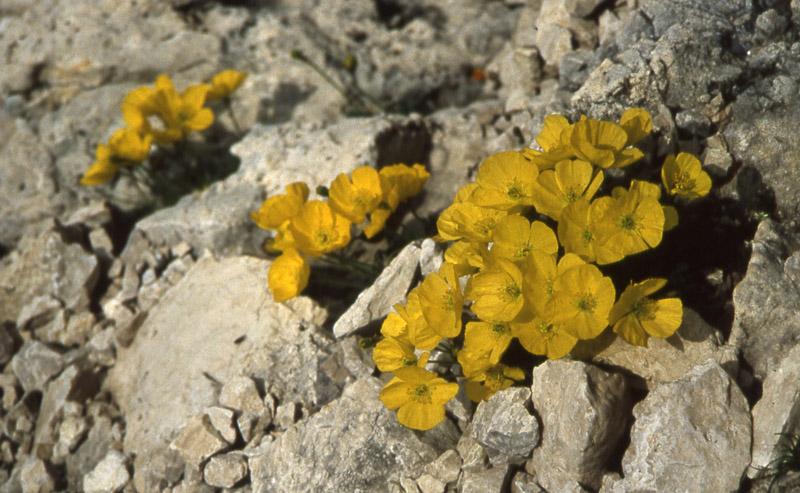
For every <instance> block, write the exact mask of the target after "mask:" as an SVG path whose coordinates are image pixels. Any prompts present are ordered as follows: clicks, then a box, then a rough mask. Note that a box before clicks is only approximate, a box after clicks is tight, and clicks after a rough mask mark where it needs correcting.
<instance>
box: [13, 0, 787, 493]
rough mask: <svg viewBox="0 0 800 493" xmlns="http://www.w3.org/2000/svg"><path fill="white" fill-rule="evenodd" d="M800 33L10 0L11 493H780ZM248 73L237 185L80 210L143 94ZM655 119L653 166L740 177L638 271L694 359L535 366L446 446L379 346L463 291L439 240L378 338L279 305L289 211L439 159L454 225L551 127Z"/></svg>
mask: <svg viewBox="0 0 800 493" xmlns="http://www.w3.org/2000/svg"><path fill="white" fill-rule="evenodd" d="M798 19H800V2H798V1H797V0H792V1H791V2H790V1H789V0H762V1H755V0H617V1H600V0H563V1H562V0H527V1H525V0H504V1H499V0H498V1H490V0H448V1H434V0H407V1H399V0H332V1H324V0H284V1H281V0H250V1H248V0H226V1H222V0H219V1H211V0H207V1H201V0H170V1H159V0H107V1H101V2H97V1H89V0H40V1H37V2H28V1H25V0H22V1H20V0H0V57H2V61H0V66H2V67H3V68H2V70H0V102H2V112H0V210H2V214H0V324H1V325H0V365H2V368H3V371H2V374H0V396H2V398H0V417H1V419H2V435H1V436H0V483H2V486H0V491H2V492H16V491H23V492H47V491H97V492H101V491H102V492H108V491H114V492H116V491H126V492H128V491H141V492H144V491H173V492H189V491H193V492H194V491H214V490H219V489H224V490H226V491H241V492H247V491H258V492H261V491H370V492H371V491H393V492H403V491H406V492H424V493H432V492H444V491H453V490H457V491H465V492H466V491H474V492H492V491H497V492H500V491H513V492H534V491H545V490H546V491H551V492H555V491H598V490H599V491H605V492H612V491H613V492H623V491H634V490H635V491H766V489H767V487H768V483H769V481H768V480H767V481H765V480H759V479H758V478H757V476H758V474H759V471H760V470H761V469H762V468H764V467H765V466H767V465H769V464H770V463H773V461H774V460H775V459H776V458H777V457H779V456H780V455H781V450H782V449H783V447H784V446H785V444H786V437H785V436H783V435H780V434H781V433H784V434H792V433H799V432H800V430H798V426H800V344H798V341H800V330H798V327H800V242H798V237H797V235H796V233H797V232H798V230H800V224H798V217H800V216H799V215H798V214H800V173H798V172H797V168H798V157H797V156H798V155H800V133H798V132H797V128H800V97H798V95H799V94H798V93H799V92H800V89H799V88H800V86H799V85H798V84H799V82H798V76H800V36H798V34H799V33H800V31H799V29H800V28H799V27H798V26H800V21H798ZM295 49H299V50H302V51H303V52H304V53H305V54H306V55H307V56H308V57H309V58H310V59H312V60H314V61H315V62H316V63H318V64H319V65H321V66H323V67H324V68H325V70H326V71H328V72H329V73H331V74H333V75H334V76H335V77H339V78H340V79H341V80H345V78H344V76H345V75H346V73H345V72H344V71H343V70H342V69H341V60H343V59H344V57H345V56H346V55H348V54H351V53H352V54H355V55H356V57H357V60H358V62H359V63H358V66H357V68H356V70H355V73H354V76H355V78H356V80H357V82H358V84H359V86H361V87H362V88H363V89H364V90H365V91H366V92H368V93H370V94H372V95H373V96H374V97H375V98H376V99H377V100H378V101H380V102H382V103H383V104H384V106H386V107H387V108H388V111H387V113H384V114H377V115H371V116H370V115H364V114H361V115H358V114H354V113H356V112H354V111H353V108H352V107H350V106H349V105H348V103H347V101H346V100H345V99H344V98H343V97H342V96H341V95H340V94H339V93H337V92H336V91H335V90H334V89H333V88H332V87H331V86H330V85H328V84H326V83H325V82H324V81H323V80H322V78H321V77H320V76H319V75H318V74H316V73H314V72H313V71H312V70H310V69H309V67H308V66H307V65H304V64H302V63H300V62H299V61H297V60H294V59H292V58H291V57H290V52H291V50H295ZM228 68H234V69H237V70H240V71H246V72H248V73H249V74H250V75H249V77H248V79H247V81H246V82H245V84H244V85H243V86H242V88H240V89H239V90H238V92H237V93H236V95H235V97H234V110H235V113H236V115H237V117H238V120H239V123H240V124H241V125H242V127H244V129H245V133H244V135H243V136H242V137H241V138H239V137H238V136H236V135H235V134H236V132H235V130H234V127H233V125H232V122H231V120H230V119H229V118H228V117H227V116H226V115H224V114H223V115H219V118H218V120H217V123H215V126H214V127H213V128H212V129H211V130H210V131H209V135H212V136H215V137H214V138H216V139H217V140H218V141H219V142H223V143H227V142H233V141H235V144H233V146H232V147H230V151H229V154H228V155H227V157H228V158H230V159H233V162H238V168H236V169H235V171H233V172H232V173H231V174H229V175H228V176H226V177H224V178H222V179H220V180H218V181H216V182H214V183H212V184H210V186H208V187H207V188H201V189H198V190H196V191H194V192H192V193H190V194H188V195H186V196H184V197H183V198H182V199H180V200H179V201H178V202H177V203H175V204H174V205H172V206H170V207H167V208H162V209H160V210H157V211H155V212H152V211H150V210H149V209H147V208H146V207H144V206H143V205H142V202H141V200H142V199H141V197H137V195H136V189H135V188H133V187H132V186H131V183H130V182H128V181H125V180H120V181H118V182H116V184H115V185H114V186H113V187H101V188H102V189H90V188H87V187H81V186H80V185H78V183H77V181H78V179H79V177H80V176H81V175H82V174H83V173H84V172H85V170H86V169H87V168H88V167H89V166H90V164H91V163H92V161H93V159H94V148H95V146H96V145H97V144H98V143H102V142H104V141H105V140H106V139H107V138H108V137H109V136H110V135H111V134H112V133H113V132H114V131H115V130H116V129H117V128H120V127H121V126H122V119H121V113H120V111H119V104H120V102H121V100H122V97H123V96H124V95H125V94H126V93H127V92H128V91H130V90H131V89H133V88H135V87H138V86H140V85H149V84H152V82H153V81H154V80H155V77H156V76H157V75H158V74H160V73H167V74H169V75H170V76H171V77H172V78H173V79H174V80H175V81H176V85H177V86H179V87H184V86H186V85H188V84H192V83H196V82H199V81H204V80H208V79H209V78H210V77H211V76H212V75H213V74H215V73H216V72H218V71H220V70H223V69H228ZM475 68H481V69H482V70H483V73H484V74H485V78H484V79H483V80H480V77H474V74H473V72H474V69H475ZM634 106H641V107H644V108H646V109H647V110H648V111H650V113H651V114H652V115H653V117H654V136H653V137H652V138H650V139H648V141H647V143H646V144H645V151H646V153H647V154H650V155H653V156H656V157H657V158H654V161H653V162H656V161H658V164H660V159H663V156H664V155H666V154H668V153H674V152H676V151H678V150H681V151H688V152H693V153H695V154H696V155H697V156H699V157H700V158H701V160H702V161H703V163H704V165H705V166H706V169H707V171H708V172H709V173H710V174H712V176H713V179H714V185H715V189H714V192H713V194H712V196H711V197H709V198H707V199H704V200H703V201H700V202H698V204H699V205H694V206H692V207H687V208H686V210H682V211H681V221H682V222H681V226H680V227H679V228H678V229H677V230H675V232H674V234H673V236H672V239H668V240H665V243H664V244H663V245H662V246H661V249H662V250H663V251H664V252H666V253H662V254H660V256H659V257H648V258H645V259H644V260H641V261H640V262H639V264H636V262H634V264H633V266H632V267H630V268H633V269H636V268H645V267H647V268H650V269H651V271H655V272H661V273H665V274H663V275H668V276H670V277H671V279H672V280H673V281H675V280H678V281H680V283H679V285H680V286H681V288H680V290H681V293H680V294H681V297H682V298H683V300H684V303H685V305H686V306H687V307H688V308H687V310H686V316H685V320H684V323H683V325H682V327H681V328H680V329H679V331H678V333H677V334H676V335H675V336H673V337H671V338H669V339H667V340H664V341H662V340H653V341H651V343H650V347H649V348H647V349H643V348H636V347H632V346H630V345H627V344H625V343H623V342H622V341H619V340H617V341H606V343H605V345H606V347H605V349H603V351H602V352H601V353H600V354H598V355H596V356H594V357H593V358H592V359H591V360H587V359H585V358H584V359H577V358H576V359H565V360H560V361H550V362H545V363H542V364H539V365H538V366H536V367H533V365H532V363H528V367H527V368H526V370H528V371H530V372H532V378H531V379H530V381H528V382H527V386H523V387H518V388H512V389H509V390H506V391H503V392H499V393H498V394H496V395H495V396H494V397H493V398H491V399H489V400H488V401H486V402H484V403H481V404H480V405H479V406H477V407H476V408H475V407H474V406H473V405H472V404H470V403H469V402H468V400H466V398H465V397H464V396H461V395H460V396H459V398H458V399H457V400H456V401H453V402H451V403H450V404H449V405H448V419H446V420H445V421H444V422H443V423H442V424H440V425H439V426H437V427H436V428H434V429H433V430H431V431H429V432H425V433H419V432H413V431H411V430H408V429H406V428H404V427H403V426H401V425H399V424H398V423H397V421H396V418H395V416H394V414H393V413H392V412H390V411H387V410H386V409H385V408H384V406H383V405H382V404H381V403H380V401H379V400H378V392H379V390H380V388H381V386H382V382H381V380H380V379H379V378H378V376H377V372H376V371H375V368H374V365H373V364H372V360H371V355H370V353H369V351H364V350H362V349H361V348H360V347H359V344H358V341H359V338H361V337H363V335H365V334H369V333H370V331H374V330H375V324H376V321H378V320H380V319H381V317H382V316H383V315H385V313H386V312H387V310H388V308H389V307H390V306H391V304H393V303H395V302H397V301H399V300H401V299H402V298H403V296H404V294H405V292H406V291H407V290H408V289H409V287H410V286H411V285H412V283H414V282H416V280H417V279H418V276H419V273H420V272H421V273H423V274H424V273H426V272H429V271H431V270H433V269H435V268H436V267H435V266H436V265H437V264H438V263H439V262H441V251H440V249H438V247H437V246H436V245H435V244H434V243H433V242H432V241H431V240H425V241H417V242H415V243H413V244H411V245H409V246H408V247H406V248H405V249H404V250H403V252H402V253H401V254H400V255H399V256H398V257H396V259H395V261H393V262H392V264H390V266H389V267H387V270H386V271H385V272H384V273H383V274H382V275H381V277H380V278H379V279H378V281H376V284H375V286H373V287H372V288H369V289H368V290H367V291H365V292H364V293H363V294H362V296H361V297H360V298H359V299H358V300H357V301H355V302H354V305H353V306H352V307H350V308H349V309H346V310H345V308H347V307H337V306H336V303H335V302H334V301H332V300H330V299H329V300H327V301H326V300H324V299H320V298H319V297H317V299H316V301H315V299H312V298H310V297H300V298H296V299H294V300H291V301H289V302H287V303H285V304H276V303H274V301H272V298H271V296H270V295H269V293H268V291H267V290H266V278H267V271H268V269H269V265H270V261H269V260H268V259H266V257H265V256H264V255H263V253H261V250H260V244H261V242H262V241H263V240H264V238H265V237H266V236H267V232H265V231H263V230H259V229H258V228H257V227H255V225H254V224H253V223H252V222H251V221H250V219H249V218H248V214H249V213H250V212H252V211H254V210H256V209H257V208H258V206H259V205H260V203H261V201H262V200H263V199H264V197H265V196H266V195H268V194H272V193H275V192H277V191H281V190H282V189H283V187H284V186H285V185H286V184H288V183H290V182H293V181H297V180H303V181H306V182H308V183H309V184H311V185H312V188H313V186H316V185H320V184H328V183H329V182H330V181H331V180H332V179H333V177H335V176H336V175H337V174H339V173H341V172H349V171H351V170H353V169H354V168H356V167H358V166H364V165H366V166H383V165H387V164H393V163H396V162H406V163H412V162H421V163H424V164H425V165H426V166H427V167H428V169H429V170H430V172H431V175H432V176H431V179H430V181H429V182H428V184H427V186H426V192H425V194H424V196H423V197H422V198H421V199H420V200H419V201H418V202H417V203H416V204H415V207H416V210H417V215H418V216H419V217H421V218H423V221H422V223H423V227H424V225H425V224H424V223H425V218H428V219H429V220H430V219H431V218H433V219H435V217H436V216H435V215H436V213H438V212H439V211H440V210H442V209H443V208H444V207H445V206H446V205H447V204H448V203H449V202H450V201H451V200H452V198H453V196H454V194H455V191H456V190H457V189H458V188H459V187H460V186H461V185H463V184H465V183H467V182H469V181H471V180H472V179H473V178H474V176H473V175H474V171H475V169H476V167H477V165H478V164H479V163H480V162H481V161H482V159H483V158H485V157H486V156H488V155H489V154H492V153H494V152H497V151H501V150H506V149H518V148H520V147H523V146H529V145H534V144H533V137H534V136H535V135H536V134H537V133H538V132H539V130H540V129H541V125H542V121H543V119H544V117H545V116H547V115H548V114H551V113H561V114H564V115H566V116H568V117H569V118H570V119H572V120H573V121H574V120H575V119H576V118H578V117H579V116H580V115H581V114H587V115H589V116H590V117H594V118H607V119H613V120H616V119H617V118H618V117H619V115H620V114H621V113H622V111H623V110H624V109H626V108H629V107H634ZM362 113H363V112H362ZM226 149H227V148H226ZM226 152H227V151H226ZM429 222H430V221H429ZM427 233H428V234H430V233H431V231H430V230H428V231H427ZM421 236H425V235H424V234H423V235H421ZM654 259H655V260H657V261H654ZM645 263H648V264H655V267H654V266H653V265H649V266H645V265H644V264H645ZM340 301H341V300H340ZM353 301H354V300H350V302H353ZM574 354H576V355H577V356H580V351H579V350H577V351H576V353H574ZM795 460H797V459H795ZM798 474H800V473H797V472H794V473H792V472H791V471H789V473H788V474H787V475H785V476H783V477H781V478H779V479H778V481H777V483H776V485H774V487H773V491H776V490H783V491H791V490H793V489H795V488H800V476H798Z"/></svg>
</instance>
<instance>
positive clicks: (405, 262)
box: [333, 242, 421, 339]
mask: <svg viewBox="0 0 800 493" xmlns="http://www.w3.org/2000/svg"><path fill="white" fill-rule="evenodd" d="M419 247H420V242H415V243H412V244H410V245H408V246H406V247H405V248H403V250H401V251H400V253H398V254H397V256H396V257H395V258H394V259H392V261H391V262H390V263H389V265H387V266H386V268H385V269H383V272H381V274H380V275H379V276H378V278H377V279H376V280H375V282H374V283H373V284H372V286H370V287H369V288H367V289H366V290H364V291H363V292H362V293H361V294H359V295H358V298H357V299H356V301H355V303H353V305H352V306H351V307H350V308H348V309H347V311H346V312H344V314H342V316H341V317H339V320H337V321H336V323H335V324H333V334H334V335H335V336H336V338H338V339H341V338H342V337H345V336H348V335H350V334H353V333H354V332H356V331H358V330H359V329H362V328H364V327H366V326H367V325H368V324H370V323H371V322H375V321H377V320H380V319H383V318H384V317H386V315H387V314H388V313H389V312H390V311H391V309H392V306H394V305H395V304H397V303H401V302H402V301H403V300H404V299H405V296H406V293H407V292H408V290H409V288H410V287H411V281H412V280H413V279H414V274H415V273H416V272H417V269H418V267H419V263H420V255H421V250H420V248H419Z"/></svg>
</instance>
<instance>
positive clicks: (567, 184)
mask: <svg viewBox="0 0 800 493" xmlns="http://www.w3.org/2000/svg"><path fill="white" fill-rule="evenodd" d="M602 183H603V173H595V172H594V168H593V167H592V165H591V164H589V163H588V162H586V161H580V160H577V159H576V160H564V161H559V162H558V163H556V166H555V170H547V171H543V172H542V173H541V174H540V175H539V178H538V180H536V185H535V190H536V195H535V196H534V202H533V205H534V206H535V207H536V210H537V211H538V212H539V213H541V214H546V215H548V216H550V217H551V218H552V219H554V220H556V221H558V220H559V219H560V217H561V212H562V211H563V210H564V208H565V207H567V206H568V205H569V204H571V203H573V202H576V201H578V200H580V199H586V200H591V199H592V197H594V194H595V193H596V192H597V190H598V189H599V188H600V185H601V184H602Z"/></svg>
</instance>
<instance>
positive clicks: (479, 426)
mask: <svg viewBox="0 0 800 493" xmlns="http://www.w3.org/2000/svg"><path fill="white" fill-rule="evenodd" d="M530 398H531V392H530V389H524V388H511V389H506V390H502V391H500V392H497V393H496V394H494V395H493V396H492V397H490V398H489V399H487V400H485V401H482V402H481V403H480V404H479V405H478V409H477V410H476V411H475V416H474V418H473V421H472V438H473V439H475V441H476V442H478V443H480V444H481V445H483V446H484V447H487V448H489V449H491V450H493V451H495V452H499V453H501V454H504V455H506V456H508V460H509V461H510V462H512V463H513V462H523V461H524V460H525V459H527V458H528V457H529V456H530V454H531V451H532V450H533V448H534V447H535V446H536V444H537V443H539V423H538V422H537V421H536V418H535V417H534V416H532V415H531V414H530V412H528V409H527V407H526V406H527V405H528V404H529V403H530Z"/></svg>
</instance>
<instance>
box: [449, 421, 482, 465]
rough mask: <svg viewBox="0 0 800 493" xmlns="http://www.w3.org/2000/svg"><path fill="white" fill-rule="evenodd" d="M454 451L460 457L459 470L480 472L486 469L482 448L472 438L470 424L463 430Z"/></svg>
mask: <svg viewBox="0 0 800 493" xmlns="http://www.w3.org/2000/svg"><path fill="white" fill-rule="evenodd" d="M456 451H457V452H458V455H459V457H461V469H462V470H463V471H470V472H475V471H480V470H483V469H486V464H487V461H488V459H487V457H486V450H485V449H484V448H483V446H482V445H481V444H480V443H478V442H476V441H475V439H473V438H472V423H470V424H468V425H467V427H466V428H465V429H464V433H463V434H462V435H461V438H460V439H459V440H458V444H457V445H456Z"/></svg>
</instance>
